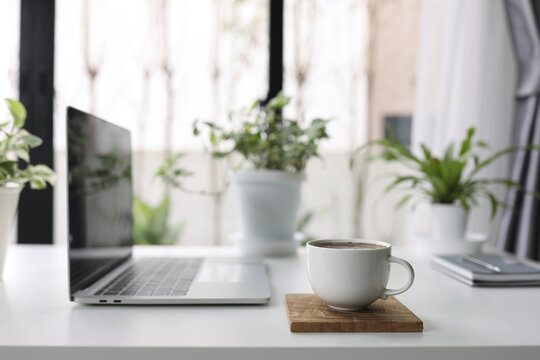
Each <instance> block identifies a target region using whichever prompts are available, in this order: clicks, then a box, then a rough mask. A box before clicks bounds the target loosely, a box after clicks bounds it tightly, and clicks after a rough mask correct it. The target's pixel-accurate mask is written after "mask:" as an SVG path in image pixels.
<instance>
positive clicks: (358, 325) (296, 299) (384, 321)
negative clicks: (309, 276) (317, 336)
mask: <svg viewBox="0 0 540 360" xmlns="http://www.w3.org/2000/svg"><path fill="white" fill-rule="evenodd" d="M285 303H286V306H287V315H288V316H289V324H290V327H291V332H422V330H423V329H424V324H423V322H422V320H420V319H419V318H418V317H416V315H414V314H413V313H412V312H411V311H410V310H409V309H407V307H406V306H404V305H403V304H402V303H400V302H399V301H398V300H396V299H395V298H394V297H393V296H390V297H389V298H388V299H386V300H381V299H379V300H377V301H375V302H374V303H373V304H371V305H369V306H368V308H367V309H365V310H362V311H339V310H334V309H331V308H330V307H328V305H326V303H325V302H324V301H322V300H321V299H319V298H318V297H317V296H316V295H313V294H286V295H285Z"/></svg>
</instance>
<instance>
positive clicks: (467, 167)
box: [351, 128, 539, 248]
mask: <svg viewBox="0 0 540 360" xmlns="http://www.w3.org/2000/svg"><path fill="white" fill-rule="evenodd" d="M474 134H475V129H474V128H470V129H468V131H467V134H466V137H465V139H464V140H463V141H461V144H455V143H450V144H449V145H448V146H447V147H446V149H445V151H444V154H443V156H441V157H436V156H434V155H433V154H432V152H431V150H430V149H429V148H428V147H427V146H426V145H425V144H421V149H422V153H421V155H420V156H416V155H414V154H413V153H412V152H411V151H409V150H408V149H407V148H406V147H405V146H403V145H402V144H401V143H400V142H399V141H398V140H397V139H396V137H395V136H394V134H393V133H392V132H391V131H389V138H388V139H383V140H375V141H371V142H368V143H367V144H365V145H363V146H362V147H360V148H358V149H357V150H356V152H355V155H354V156H353V157H352V158H351V166H353V165H354V158H355V157H356V154H357V153H358V152H361V151H362V150H364V149H365V148H367V147H369V146H372V145H378V146H380V147H381V151H380V152H379V153H377V154H376V155H374V156H371V157H369V158H368V160H372V159H383V160H386V161H392V162H399V163H401V164H403V165H405V166H406V167H407V168H408V169H409V173H407V174H395V175H392V176H393V180H392V182H391V183H390V184H389V185H388V186H387V187H386V189H385V191H386V192H389V191H392V190H394V189H398V188H399V189H400V190H401V191H403V192H404V194H403V196H402V197H401V199H400V200H399V201H398V202H397V203H396V206H397V207H398V208H399V207H402V206H404V205H405V204H407V203H409V202H410V201H411V200H414V203H413V204H412V209H413V210H414V209H415V207H416V205H418V203H419V202H422V201H428V202H430V203H431V204H432V210H433V211H432V214H433V234H432V236H433V238H434V240H439V239H442V240H444V241H460V242H464V240H465V231H466V226H467V217H468V213H469V210H470V209H471V208H472V207H473V206H476V205H478V200H479V199H481V198H485V199H487V200H489V203H490V205H491V219H493V218H494V217H495V215H496V213H497V210H498V208H499V207H500V206H503V207H506V206H507V205H506V204H505V203H504V202H503V201H501V200H500V199H498V198H497V196H496V195H495V194H494V192H493V189H492V187H493V186H494V185H501V186H504V187H507V188H517V189H518V190H521V191H524V189H523V188H522V187H521V185H520V184H518V183H516V182H514V181H512V180H510V179H505V178H487V177H483V176H481V170H482V169H484V168H486V167H487V166H488V165H490V164H492V163H493V162H494V161H496V160H498V159H499V158H501V157H503V156H505V155H508V154H511V153H513V152H515V151H519V150H536V149H539V147H538V146H525V147H510V148H505V149H502V150H500V151H497V152H494V153H492V154H491V155H488V156H486V157H481V156H480V154H479V150H480V149H483V150H486V149H488V148H489V146H488V144H486V143H485V142H483V141H475V140H474ZM534 195H535V196H538V194H536V193H534ZM454 248H455V247H454Z"/></svg>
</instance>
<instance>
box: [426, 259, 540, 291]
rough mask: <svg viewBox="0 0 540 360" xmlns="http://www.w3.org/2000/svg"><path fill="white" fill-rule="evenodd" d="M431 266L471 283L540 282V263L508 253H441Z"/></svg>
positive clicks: (511, 283) (486, 284)
mask: <svg viewBox="0 0 540 360" xmlns="http://www.w3.org/2000/svg"><path fill="white" fill-rule="evenodd" d="M432 266H433V268H435V269H436V270H438V271H440V272H442V273H444V274H446V275H448V276H451V277H452V278H454V279H456V280H459V281H461V282H464V283H466V284H468V285H471V286H490V287H506V286H540V264H539V263H535V262H532V261H527V260H520V259H518V258H516V257H513V256H509V255H496V254H475V255H438V256H435V257H434V258H433V260H432Z"/></svg>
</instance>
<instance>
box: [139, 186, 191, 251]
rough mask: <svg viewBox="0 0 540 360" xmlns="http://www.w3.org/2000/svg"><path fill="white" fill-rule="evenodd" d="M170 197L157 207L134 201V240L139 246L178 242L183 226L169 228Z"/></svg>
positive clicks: (164, 198)
mask: <svg viewBox="0 0 540 360" xmlns="http://www.w3.org/2000/svg"><path fill="white" fill-rule="evenodd" d="M169 210H170V201H169V196H168V195H167V194H166V195H165V196H163V199H162V200H161V203H160V204H158V205H157V206H152V205H150V204H147V203H146V202H144V201H143V200H142V199H140V198H138V197H135V198H134V199H133V219H134V226H133V227H134V234H133V235H134V238H135V243H136V244H137V245H173V244H176V243H177V242H178V239H179V236H180V232H181V230H182V227H183V225H181V224H180V225H176V226H172V227H171V226H169V225H168V223H167V221H168V218H169Z"/></svg>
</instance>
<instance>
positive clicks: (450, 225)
mask: <svg viewBox="0 0 540 360" xmlns="http://www.w3.org/2000/svg"><path fill="white" fill-rule="evenodd" d="M432 209H433V234H432V235H433V238H434V239H436V240H440V241H444V242H448V241H465V231H466V230H467V216H468V211H467V210H465V209H464V208H463V207H462V206H461V205H459V204H432Z"/></svg>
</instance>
